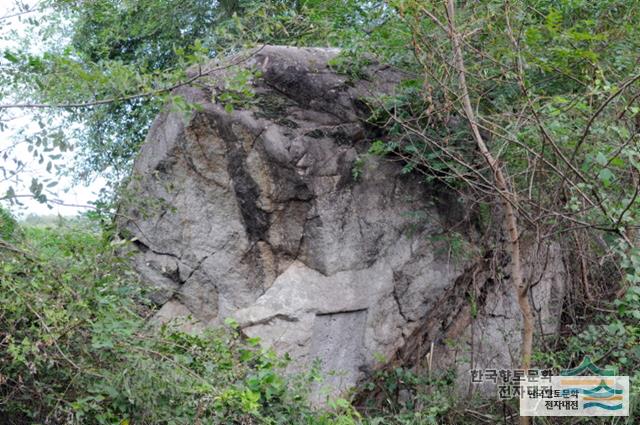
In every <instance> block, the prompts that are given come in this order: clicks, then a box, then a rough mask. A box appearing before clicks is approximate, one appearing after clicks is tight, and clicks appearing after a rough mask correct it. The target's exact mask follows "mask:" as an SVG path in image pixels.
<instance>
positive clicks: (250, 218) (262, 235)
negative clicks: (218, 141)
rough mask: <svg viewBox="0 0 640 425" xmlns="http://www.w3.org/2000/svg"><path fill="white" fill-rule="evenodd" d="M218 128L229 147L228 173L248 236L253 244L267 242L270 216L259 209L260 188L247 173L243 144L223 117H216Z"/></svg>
mask: <svg viewBox="0 0 640 425" xmlns="http://www.w3.org/2000/svg"><path fill="white" fill-rule="evenodd" d="M213 119H214V122H215V124H216V128H217V130H218V132H219V134H220V136H221V137H222V139H223V140H224V142H225V144H226V145H227V149H228V154H227V158H228V168H227V171H228V172H229V175H230V176H231V179H232V181H233V190H234V191H235V194H236V198H237V201H238V206H239V208H240V213H241V214H242V219H243V222H244V225H245V229H246V232H247V236H248V237H249V240H250V241H252V242H255V241H258V240H265V239H266V234H267V230H268V229H269V214H268V213H267V212H266V211H264V210H262V209H260V208H259V207H258V199H259V197H260V188H259V187H258V185H257V184H256V182H255V180H253V178H252V177H251V175H250V174H249V172H248V171H247V168H246V164H245V160H246V155H247V154H246V152H245V151H244V149H243V147H242V143H241V142H240V141H239V140H238V137H236V136H235V134H234V133H233V130H232V128H231V124H230V123H229V122H227V121H226V120H224V119H223V118H221V117H214V118H213Z"/></svg>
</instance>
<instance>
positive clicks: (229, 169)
mask: <svg viewBox="0 0 640 425" xmlns="http://www.w3.org/2000/svg"><path fill="white" fill-rule="evenodd" d="M337 54H338V51H337V50H334V49H313V48H292V47H278V46H266V47H264V48H262V49H259V50H257V51H256V52H254V53H253V54H250V55H249V54H246V56H245V57H244V58H243V59H242V60H237V62H238V65H237V67H240V68H244V69H250V70H259V71H260V72H261V76H260V77H256V78H254V79H253V82H252V85H253V90H254V92H255V97H253V98H251V99H245V100H244V101H241V102H239V103H237V104H236V105H235V108H234V110H233V111H231V112H227V111H226V110H225V108H224V106H223V105H221V104H220V103H216V102H215V99H216V98H218V96H219V95H220V94H221V93H222V92H224V91H225V90H226V85H225V81H227V80H228V79H229V78H232V77H233V75H234V72H235V71H236V69H235V68H223V69H219V70H215V69H214V68H215V66H216V65H215V64H212V65H211V67H212V68H211V69H210V70H211V73H210V75H209V77H207V78H206V79H200V80H198V82H197V83H196V84H194V85H193V86H191V87H182V88H180V89H179V90H177V93H179V94H182V95H183V96H184V97H185V98H186V100H187V101H189V102H194V103H198V104H199V105H200V108H199V110H198V112H196V113H194V114H193V116H192V117H190V118H185V117H184V116H183V115H182V114H181V113H180V112H178V111H175V112H174V111H171V110H169V109H168V110H167V111H165V112H163V113H161V114H160V115H159V116H158V118H157V119H156V121H155V123H154V124H153V126H152V128H151V130H150V133H149V135H148V138H147V141H146V143H145V144H144V146H143V147H142V151H141V153H140V156H139V158H138V159H137V161H136V163H135V172H134V176H133V178H132V181H131V184H130V186H129V190H130V192H131V193H132V194H134V197H133V202H129V203H126V204H123V205H122V206H121V209H120V210H121V211H120V212H121V217H125V218H121V219H120V227H121V229H122V230H123V233H128V235H129V236H134V237H135V238H136V244H137V247H138V250H139V252H138V253H137V254H136V256H135V266H136V268H137V270H138V271H139V272H140V274H141V275H142V277H143V278H144V279H145V280H146V281H148V282H149V283H150V284H151V285H152V286H153V287H154V288H155V291H154V294H153V297H152V299H153V301H154V302H156V303H157V304H158V305H159V306H161V308H160V310H159V312H158V315H159V316H158V318H157V319H158V320H167V319H170V318H172V317H177V316H188V315H192V316H193V317H194V318H195V319H197V320H198V321H199V324H200V326H212V325H215V324H219V323H220V322H221V321H222V319H224V318H226V317H234V318H235V319H236V320H237V321H238V322H239V324H240V325H241V327H242V328H243V330H244V332H245V333H246V334H247V335H250V336H258V337H260V338H261V339H262V341H263V342H264V343H265V344H267V345H269V346H272V347H274V348H275V349H276V350H278V351H280V352H288V353H289V354H290V355H291V356H292V357H293V358H294V360H295V361H294V363H293V366H292V370H302V369H304V368H307V367H308V366H309V365H310V363H311V362H312V361H313V360H314V359H315V358H319V359H321V360H322V361H323V364H324V369H325V371H329V370H337V371H338V372H339V373H338V374H337V375H335V376H334V377H331V378H329V379H328V381H327V384H328V385H329V386H330V387H331V388H332V389H333V390H334V391H340V390H343V389H346V388H348V387H350V386H352V385H354V384H355V383H356V381H357V380H358V379H360V378H362V377H363V376H364V374H365V372H366V371H367V370H370V369H371V368H373V367H376V365H377V361H376V358H379V356H383V357H386V358H389V359H391V358H393V357H394V356H396V357H397V354H398V353H399V352H401V351H402V350H403V349H407V348H408V347H414V348H415V343H414V342H415V341H418V340H421V341H422V340H424V341H426V344H427V345H428V344H429V341H438V344H443V342H442V341H443V335H445V334H450V335H451V336H452V337H455V338H458V340H459V341H460V344H466V343H467V341H468V340H470V339H471V338H473V340H474V341H475V340H477V339H478V338H480V335H481V334H482V335H484V336H482V339H483V341H485V343H484V345H483V348H482V350H481V351H478V354H477V359H476V362H480V361H482V362H485V363H483V364H487V365H488V364H490V363H491V362H492V359H493V358H494V357H495V358H498V359H499V360H500V362H503V361H507V360H510V357H509V354H510V350H512V349H517V345H518V341H519V327H518V317H519V312H518V311H517V308H516V305H515V304H514V303H515V301H514V300H513V298H512V296H511V295H510V293H511V292H510V287H509V286H508V285H509V284H508V280H505V281H504V282H499V283H494V284H493V285H491V284H486V285H485V286H486V288H488V289H486V291H485V295H484V296H483V298H482V300H481V304H482V305H481V307H482V308H481V313H480V316H478V317H477V318H474V321H473V322H474V325H473V326H474V327H473V328H474V329H477V331H475V333H474V334H473V336H469V332H468V331H469V329H471V328H472V327H470V326H462V327H461V328H460V329H459V330H458V331H455V332H454V331H453V330H455V327H456V326H458V327H460V326H459V324H460V323H463V322H464V317H467V316H468V314H467V316H465V310H464V309H465V308H466V307H468V297H467V296H466V293H463V294H462V296H460V297H458V303H457V304H456V303H453V304H452V307H451V309H450V311H448V312H445V313H447V314H448V315H449V317H447V316H446V315H445V316H444V318H443V317H441V316H442V306H446V305H448V304H447V301H446V300H447V297H449V296H450V294H451V293H452V291H453V292H455V291H456V290H459V286H460V284H459V282H460V276H461V275H463V274H464V271H465V270H469V268H470V267H472V263H473V262H474V261H475V260H473V261H472V259H467V260H462V259H456V258H451V256H450V255H449V252H448V251H449V250H448V248H447V244H446V242H443V241H442V239H443V238H442V237H440V236H442V235H443V234H444V233H445V232H446V229H447V228H448V227H449V226H450V225H451V223H453V222H457V223H460V222H464V218H465V214H464V211H463V210H462V207H461V206H460V205H458V204H457V201H456V199H455V196H453V195H452V194H447V193H442V192H441V191H439V190H437V189H436V188H434V187H431V186H429V185H427V184H425V183H424V182H423V181H422V180H421V179H420V177H419V176H415V175H406V174H403V173H402V172H401V170H402V164H400V163H398V162H397V161H393V160H388V159H380V158H370V159H369V160H368V161H366V163H365V165H364V167H363V169H362V173H361V176H360V178H359V179H354V177H353V174H352V170H353V166H354V162H355V160H356V158H358V156H359V155H361V154H362V153H363V152H364V151H366V149H367V148H368V146H367V143H366V141H367V140H369V139H370V138H373V137H376V134H375V130H374V129H371V128H369V127H368V126H367V125H366V124H365V122H364V119H365V118H366V116H367V110H366V107H365V106H364V105H365V104H364V102H363V99H365V98H367V97H369V96H371V95H374V94H379V93H390V92H392V90H393V87H394V86H395V85H396V84H397V83H398V82H399V81H400V80H401V78H402V75H401V74H400V73H398V72H396V71H394V70H393V69H391V68H389V67H385V66H380V65H372V66H370V67H369V68H368V69H367V70H366V71H367V73H368V78H367V79H366V80H364V79H363V80H359V81H352V80H350V79H349V78H348V77H347V76H344V75H340V74H338V73H336V72H334V71H332V70H331V69H330V67H329V66H328V62H329V60H330V59H331V58H333V57H335V56H336V55H337ZM205 71H207V70H205ZM192 72H196V71H192ZM463 227H464V225H463ZM464 231H465V232H466V233H467V236H468V239H469V243H473V231H472V230H471V226H468V227H464ZM554 261H555V262H552V263H551V266H550V267H549V268H548V269H549V270H551V271H550V272H549V273H547V274H546V275H543V276H542V278H541V279H540V281H539V283H538V284H537V285H536V288H535V290H534V298H535V299H536V302H538V303H539V305H540V306H541V307H542V310H541V314H540V317H541V319H542V320H544V321H547V320H548V321H549V324H548V327H547V328H545V329H547V330H549V331H552V330H553V329H554V328H555V326H557V323H558V320H557V317H555V315H556V314H557V311H558V309H557V307H556V305H555V304H554V303H552V302H550V301H549V300H550V293H551V290H552V288H554V287H555V288H557V287H559V288H562V279H561V277H560V274H561V273H563V267H562V263H561V262H560V263H558V261H557V259H556V260H554ZM536 264H538V263H536ZM532 267H533V269H536V270H537V268H536V267H537V266H535V265H534V266H532ZM483 276H484V281H488V279H489V276H486V275H483ZM454 304H455V306H454ZM454 307H455V308H454ZM438 314H440V315H438ZM503 317H504V320H503V319H502V318H503ZM444 319H446V320H444ZM468 323H471V321H469V322H468ZM421 329H428V330H429V332H426V333H425V332H421ZM500 329H506V330H507V331H508V332H507V333H508V334H509V335H508V336H505V337H504V338H502V337H501V336H500V335H498V333H499V332H498V331H499V330H500ZM515 334H518V335H515ZM501 338H502V339H501ZM399 350H400V351H399ZM414 351H415V350H414ZM442 355H443V356H448V357H455V353H452V352H451V351H447V352H444V351H443V354H442ZM479 359H481V360H479ZM450 363H451V362H447V361H443V362H442V365H443V366H446V365H448V364H450ZM476 364H480V363H476ZM500 366H507V365H504V364H502V365H500Z"/></svg>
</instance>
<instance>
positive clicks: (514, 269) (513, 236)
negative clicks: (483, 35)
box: [447, 0, 533, 425]
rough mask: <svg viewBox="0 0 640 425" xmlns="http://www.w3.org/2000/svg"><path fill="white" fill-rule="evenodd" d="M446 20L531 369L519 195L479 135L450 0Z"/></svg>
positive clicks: (526, 364)
mask: <svg viewBox="0 0 640 425" xmlns="http://www.w3.org/2000/svg"><path fill="white" fill-rule="evenodd" d="M447 17H448V21H449V29H448V30H449V37H450V39H451V44H452V46H453V55H454V66H455V67H456V68H457V71H458V84H459V85H460V90H461V99H462V104H463V109H464V113H465V115H466V119H467V121H468V122H469V126H470V127H471V132H472V133H473V138H474V140H475V142H476V145H477V147H478V150H479V151H480V154H481V155H482V157H483V158H484V160H485V162H486V163H487V165H489V168H490V169H491V171H492V172H493V176H494V182H495V185H496V189H497V190H498V194H499V196H500V200H501V203H502V206H503V209H504V218H503V224H504V227H505V230H506V232H507V236H508V240H509V243H508V251H509V255H510V256H511V280H512V282H513V289H514V291H515V293H516V297H517V299H518V305H519V307H520V312H521V313H522V321H523V332H522V346H521V352H522V357H521V367H522V368H523V369H529V367H530V366H531V352H532V347H533V313H532V309H531V304H530V303H529V298H528V289H529V288H528V287H527V285H526V284H525V282H524V278H523V271H522V261H521V253H520V234H519V231H518V221H517V217H516V213H515V209H514V205H515V204H516V202H517V197H516V194H515V193H514V192H513V191H511V190H510V189H509V185H508V183H507V179H506V178H505V175H504V173H503V172H502V169H501V168H500V164H499V163H498V161H497V160H496V159H495V158H494V156H493V154H492V153H491V151H489V149H488V148H487V145H486V143H485V142H484V138H483V137H482V135H481V134H480V130H479V128H478V124H477V121H476V117H475V113H474V111H473V108H472V106H471V99H470V97H469V90H468V88H467V79H466V71H465V66H464V57H463V55H462V47H461V41H460V34H458V32H457V31H456V27H455V24H454V17H455V5H454V0H447ZM529 423H530V418H529V417H526V416H523V417H520V424H521V425H528V424H529Z"/></svg>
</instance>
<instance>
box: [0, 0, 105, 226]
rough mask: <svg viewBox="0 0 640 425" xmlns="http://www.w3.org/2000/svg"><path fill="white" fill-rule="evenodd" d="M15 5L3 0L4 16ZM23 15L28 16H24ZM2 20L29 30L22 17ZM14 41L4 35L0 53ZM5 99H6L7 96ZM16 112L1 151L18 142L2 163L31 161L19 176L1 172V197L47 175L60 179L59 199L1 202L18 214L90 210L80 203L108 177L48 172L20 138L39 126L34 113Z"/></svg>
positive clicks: (68, 156) (65, 156)
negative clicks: (87, 179) (76, 178)
mask: <svg viewBox="0 0 640 425" xmlns="http://www.w3.org/2000/svg"><path fill="white" fill-rule="evenodd" d="M23 3H27V4H30V5H35V4H37V0H28V1H24V0H23ZM14 5H15V3H14V1H12V0H0V18H2V17H6V16H9V15H13V14H14V13H15V12H16V10H15V9H14ZM22 18H24V16H23V17H22ZM1 22H2V27H0V31H2V32H5V31H7V30H15V31H18V32H21V33H22V34H25V32H26V31H27V28H26V26H25V25H24V24H23V23H22V19H21V17H13V18H9V19H3V20H2V21H1ZM11 45H12V41H11V40H5V39H4V38H0V53H2V52H4V50H5V49H7V48H10V47H11ZM0 56H1V55H0ZM4 101H6V99H5V100H4ZM2 102H3V100H2V99H0V103H2ZM12 114H13V116H14V117H15V118H13V119H11V120H9V121H6V120H5V121H4V122H5V124H7V127H8V128H7V129H5V130H4V131H2V130H0V153H3V152H5V151H6V150H7V149H9V148H10V147H11V146H14V145H15V146H14V147H13V148H12V149H11V151H12V153H13V155H11V156H10V157H9V158H8V159H7V160H5V159H3V158H2V157H1V156H0V165H2V166H5V167H7V168H12V161H11V158H12V157H17V158H19V159H20V160H21V161H23V162H25V163H26V164H27V165H26V167H25V169H23V170H22V171H21V172H20V173H19V175H18V177H17V178H13V179H11V180H10V181H7V180H2V176H1V175H0V197H3V196H4V194H5V193H6V191H7V190H8V189H9V187H13V189H14V191H15V192H16V193H18V194H28V193H29V186H30V184H31V180H32V178H34V177H35V178H38V179H44V178H47V177H48V178H49V179H53V180H56V181H58V184H57V186H55V187H54V188H53V189H52V190H55V192H52V193H48V194H47V196H48V197H49V198H50V199H56V201H57V202H56V204H52V205H49V206H47V205H45V204H41V203H39V202H37V201H35V200H33V199H28V198H20V202H21V203H23V204H24V205H23V206H21V207H18V206H15V205H14V206H9V205H7V204H6V203H5V202H3V203H2V204H1V205H2V206H4V207H7V206H9V207H10V209H11V210H12V211H13V212H14V213H15V214H16V215H18V216H26V215H28V214H38V215H50V214H54V215H58V214H60V215H63V216H73V215H76V214H78V213H79V212H82V211H86V210H87V208H86V207H85V208H83V207H78V205H88V204H89V202H90V201H92V200H95V199H96V197H97V193H98V192H99V191H100V189H101V188H102V187H104V186H105V181H104V180H103V179H101V178H98V179H96V180H95V181H94V182H92V183H91V184H90V185H89V186H85V185H82V184H77V183H75V184H74V182H73V181H72V179H71V178H69V177H58V176H55V175H53V174H52V173H50V172H47V170H46V165H47V161H45V162H44V163H42V164H39V163H38V161H37V160H36V159H35V158H33V155H32V154H31V153H30V152H29V151H28V146H27V144H26V143H24V142H20V140H21V138H20V137H19V135H18V133H19V132H20V131H21V130H22V131H27V132H29V131H33V130H35V127H36V126H35V125H34V123H33V116H32V115H31V113H30V111H29V110H28V109H24V110H19V111H15V112H12ZM5 118H6V117H3V119H5ZM57 153H59V152H57ZM61 155H62V156H61V158H60V159H59V161H58V162H59V163H60V164H71V163H72V162H73V160H74V154H73V152H66V153H61ZM61 204H66V205H61Z"/></svg>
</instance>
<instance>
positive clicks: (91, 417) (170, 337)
mask: <svg viewBox="0 0 640 425" xmlns="http://www.w3.org/2000/svg"><path fill="white" fill-rule="evenodd" d="M0 257H1V258H0V259H1V263H2V267H1V269H0V412H2V419H3V420H4V421H5V422H3V423H9V424H31V423H38V424H61V423H68V424H235V423H252V424H258V423H259V424H280V423H296V424H297V423H308V424H317V423H318V424H322V423H327V424H328V423H354V420H355V419H356V418H357V413H355V411H354V410H353V409H352V408H351V407H350V404H349V403H346V402H345V403H346V404H339V405H336V406H334V407H335V408H334V409H331V408H327V409H324V410H318V411H315V410H313V409H312V408H311V407H310V405H309V403H308V402H307V394H308V390H307V389H308V388H309V387H310V386H309V385H308V384H309V380H310V379H311V377H310V376H311V375H309V376H301V377H298V378H296V379H293V378H291V379H285V378H284V377H283V375H282V374H281V373H280V371H281V369H282V367H283V366H284V364H285V361H284V360H283V359H281V358H278V357H277V356H275V355H274V354H273V353H272V352H269V351H266V350H263V349H261V348H260V346H259V344H258V341H256V340H246V339H243V338H241V337H240V335H239V333H238V332H237V331H236V330H234V329H228V328H227V329H210V330H207V331H205V332H203V333H201V334H198V335H193V334H187V333H185V332H181V331H180V330H178V329H177V328H176V327H173V326H166V325H164V326H162V327H155V328H154V327H149V325H148V322H147V321H146V320H145V318H144V316H145V315H148V314H149V311H148V310H147V309H145V308H144V307H143V305H144V304H143V303H142V301H143V297H142V294H141V293H140V290H139V286H138V282H137V280H136V277H135V275H134V274H133V273H132V272H131V271H129V270H128V268H127V266H126V264H127V261H126V259H123V258H119V257H118V256H116V255H115V253H114V247H113V246H111V245H110V244H109V243H108V242H107V241H105V240H103V238H102V237H101V236H100V235H99V234H96V233H92V232H90V231H87V230H85V229H84V228H81V227H78V226H66V227H59V228H53V229H52V228H27V229H25V230H24V236H23V238H22V239H21V240H19V241H17V242H16V245H15V246H13V249H12V250H8V249H4V248H3V249H2V250H0Z"/></svg>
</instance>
